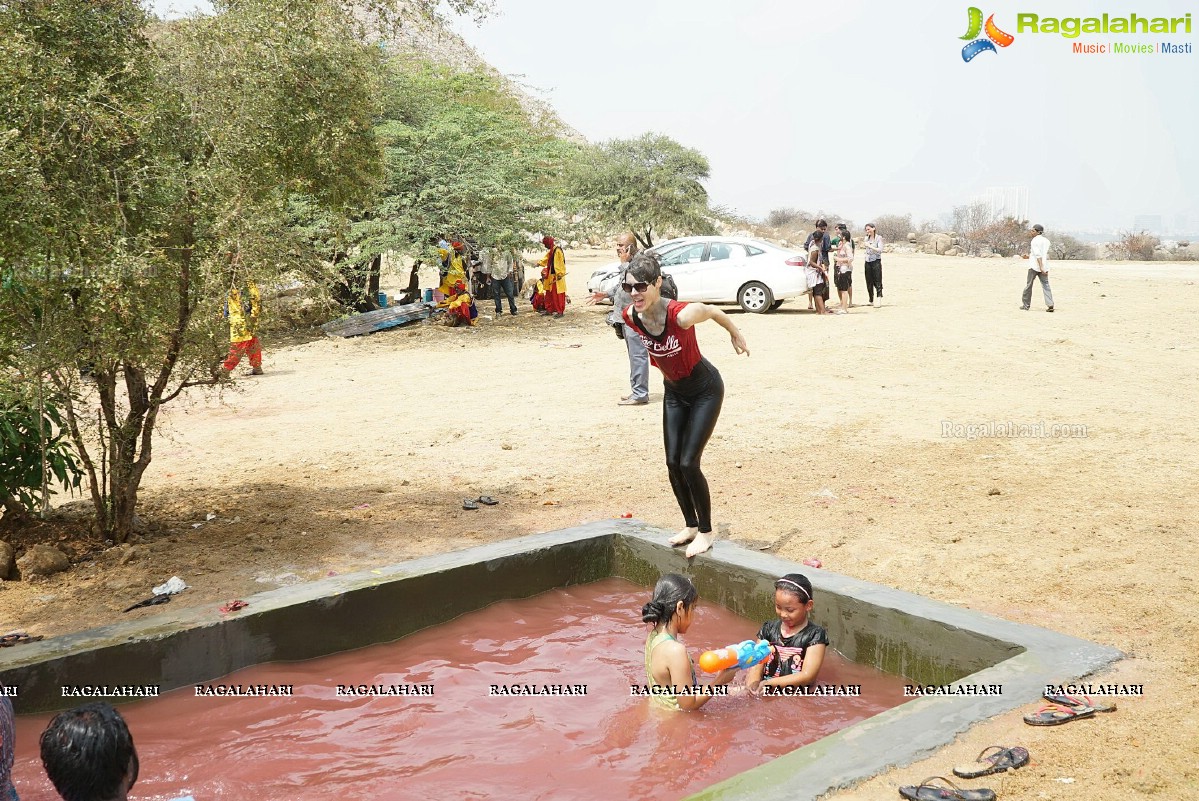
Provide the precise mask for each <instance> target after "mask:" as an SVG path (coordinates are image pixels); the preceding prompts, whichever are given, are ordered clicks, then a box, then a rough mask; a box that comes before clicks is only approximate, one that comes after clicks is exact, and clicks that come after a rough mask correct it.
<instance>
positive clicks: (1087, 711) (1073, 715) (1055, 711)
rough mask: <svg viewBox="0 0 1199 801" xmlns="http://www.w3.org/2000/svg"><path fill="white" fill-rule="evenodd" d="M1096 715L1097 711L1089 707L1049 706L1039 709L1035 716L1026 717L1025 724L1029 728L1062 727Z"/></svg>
mask: <svg viewBox="0 0 1199 801" xmlns="http://www.w3.org/2000/svg"><path fill="white" fill-rule="evenodd" d="M1094 715H1095V709H1094V708H1093V707H1089V706H1058V705H1056V704H1055V705H1053V706H1047V707H1043V708H1042V709H1039V710H1038V711H1037V713H1036V714H1035V715H1025V716H1024V722H1025V723H1027V724H1028V725H1029V726H1060V725H1062V724H1063V723H1069V722H1070V721H1072V720H1079V719H1080V718H1089V717H1093V716H1094Z"/></svg>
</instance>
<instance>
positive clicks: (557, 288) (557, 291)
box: [537, 236, 566, 317]
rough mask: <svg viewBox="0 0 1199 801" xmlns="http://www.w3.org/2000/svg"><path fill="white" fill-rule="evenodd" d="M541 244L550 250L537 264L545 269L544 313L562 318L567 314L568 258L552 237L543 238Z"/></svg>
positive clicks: (543, 272)
mask: <svg viewBox="0 0 1199 801" xmlns="http://www.w3.org/2000/svg"><path fill="white" fill-rule="evenodd" d="M541 244H543V245H545V246H546V248H548V250H547V251H546V253H545V255H544V256H542V257H541V261H539V262H537V263H538V264H539V265H541V266H542V267H543V268H545V269H543V270H542V275H543V276H544V278H543V282H544V284H545V291H544V295H543V297H544V306H545V312H544V313H545V314H552V315H554V316H555V317H561V316H562V315H563V314H565V313H566V256H565V255H564V254H563V253H562V248H560V247H558V246H557V245H556V244H554V238H553V237H552V236H546V237H542V239H541Z"/></svg>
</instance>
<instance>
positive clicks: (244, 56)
mask: <svg viewBox="0 0 1199 801" xmlns="http://www.w3.org/2000/svg"><path fill="white" fill-rule="evenodd" d="M218 10H219V11H220V12H221V13H218V14H217V15H215V16H213V17H208V18H197V19H193V20H187V21H184V22H181V23H178V24H173V25H170V26H165V27H156V28H152V27H150V26H149V25H148V20H147V18H146V15H145V12H144V11H143V10H142V8H141V7H140V5H139V4H138V3H137V2H136V1H135V0H31V1H30V2H26V3H18V4H5V5H0V96H3V97H5V98H6V102H5V103H4V104H3V106H2V107H0V131H4V132H6V133H5V134H4V135H3V136H0V172H3V174H4V176H5V181H4V182H3V183H2V184H0V212H2V213H0V258H3V259H4V260H5V262H4V263H5V264H6V265H7V266H8V268H9V275H8V280H7V288H6V289H5V291H4V292H3V294H2V295H0V342H11V343H16V344H20V345H21V347H15V346H13V347H12V350H11V353H10V354H8V355H9V357H10V361H12V362H13V363H14V366H15V368H16V369H18V370H20V372H21V374H22V375H23V376H24V377H25V379H27V380H28V379H30V378H35V379H36V380H38V381H44V382H49V383H51V384H53V385H54V388H55V390H56V391H57V393H59V395H60V396H61V397H65V398H68V399H69V402H68V403H66V404H65V406H64V408H63V412H64V419H65V423H66V426H67V428H68V430H69V431H70V434H71V438H72V440H73V442H74V444H75V446H76V449H77V451H78V453H79V458H80V461H81V462H82V464H83V467H84V470H85V473H86V475H87V478H88V484H89V489H90V492H91V496H92V501H93V504H94V506H95V509H96V515H97V518H98V521H99V523H100V527H101V529H102V530H103V531H104V532H105V533H106V535H107V536H108V537H110V538H112V539H114V540H116V541H123V540H125V539H126V538H127V537H128V535H129V533H130V531H131V526H132V521H133V513H134V510H135V508H136V504H137V493H138V489H139V487H140V486H141V481H142V478H143V476H144V474H145V470H146V468H147V467H148V466H149V464H150V460H151V456H152V444H153V433H154V430H155V426H156V424H157V422H158V414H159V411H160V410H161V407H162V406H163V405H164V404H166V403H169V402H170V401H171V400H173V399H174V398H176V397H177V396H178V395H179V394H180V393H181V392H182V391H183V390H184V389H185V388H187V387H189V386H193V385H197V384H211V383H214V382H215V381H217V380H219V379H218V378H217V377H216V376H214V372H215V371H214V368H215V366H216V363H217V361H218V360H219V357H220V354H221V352H222V350H223V348H224V346H225V345H226V339H225V334H226V331H225V330H224V324H223V320H222V309H223V305H224V299H225V296H226V293H227V290H228V288H229V286H230V285H231V283H233V282H234V281H243V280H246V279H248V278H254V279H257V280H258V281H259V282H260V283H265V282H267V281H270V280H271V279H272V277H273V276H275V275H277V274H278V273H279V272H280V271H281V270H283V269H285V268H287V267H288V266H290V263H291V262H293V261H294V260H295V259H297V258H300V257H302V256H303V255H304V254H301V253H299V250H298V249H299V248H302V247H303V244H304V243H303V241H302V240H301V239H300V238H299V237H289V236H287V235H286V234H287V230H288V229H287V228H286V222H287V217H286V210H287V209H286V203H287V199H288V196H289V195H291V194H292V193H297V192H303V193H305V194H306V195H307V196H308V197H310V198H311V199H312V200H313V202H315V203H317V204H319V205H320V207H321V208H322V209H324V210H325V211H326V212H327V213H329V214H336V213H338V210H339V209H344V208H346V207H350V206H361V205H362V204H364V203H366V202H368V200H369V198H370V197H372V194H373V191H374V187H375V183H376V179H377V176H378V174H379V172H380V166H381V165H380V159H379V150H378V146H377V143H376V141H375V138H374V134H373V131H372V120H373V118H374V116H375V114H376V111H377V105H376V103H375V99H376V97H377V93H376V92H375V86H376V84H375V81H374V79H375V77H376V76H377V74H378V70H377V61H378V58H379V50H378V48H374V47H370V46H368V45H366V44H364V43H363V40H362V38H361V33H362V28H361V25H360V24H359V23H358V21H357V19H356V18H355V16H354V15H353V14H352V13H350V12H349V11H347V10H346V9H345V8H343V6H342V5H341V4H340V3H338V2H334V0H286V1H285V0H259V1H258V2H254V3H249V2H228V3H224V4H220V5H219V9H218ZM14 132H15V133H14ZM0 355H3V354H0ZM80 368H83V369H84V370H85V371H87V372H90V373H91V375H92V376H93V377H94V381H95V383H94V386H92V385H81V384H80V380H79V371H80ZM9 379H10V380H11V375H10V376H9Z"/></svg>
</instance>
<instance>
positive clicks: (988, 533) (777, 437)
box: [0, 252, 1199, 801]
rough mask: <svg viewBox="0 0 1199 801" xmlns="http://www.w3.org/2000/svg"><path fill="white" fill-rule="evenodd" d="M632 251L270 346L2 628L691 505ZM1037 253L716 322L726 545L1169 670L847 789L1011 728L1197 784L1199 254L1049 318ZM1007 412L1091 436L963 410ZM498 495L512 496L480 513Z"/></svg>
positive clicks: (1037, 761) (715, 473) (907, 259)
mask: <svg viewBox="0 0 1199 801" xmlns="http://www.w3.org/2000/svg"><path fill="white" fill-rule="evenodd" d="M609 258H610V257H609V255H608V254H606V253H605V254H596V253H590V252H586V253H571V254H568V259H569V261H570V264H571V266H572V271H571V275H570V279H569V280H570V287H571V291H572V294H573V295H574V296H575V302H574V304H572V307H571V308H570V310H569V311H568V313H567V315H566V317H565V318H564V319H563V320H559V321H555V320H548V319H544V318H541V317H538V316H537V315H534V314H532V313H530V312H528V311H527V306H524V307H522V314H521V315H520V316H517V317H514V318H513V317H508V316H505V317H503V318H501V319H500V320H496V321H491V320H487V319H484V320H481V321H480V325H479V326H478V327H477V328H475V329H472V330H462V329H458V330H451V329H446V328H443V327H440V326H432V325H426V326H418V327H416V328H414V329H412V330H397V331H393V332H386V333H380V334H376V335H372V336H369V337H363V338H359V339H353V340H342V341H333V340H328V339H320V340H315V341H311V342H308V343H306V344H301V345H297V346H293V347H288V348H278V347H272V345H271V343H270V342H269V341H268V342H267V343H266V348H267V362H266V369H267V373H268V374H267V375H266V376H264V377H263V378H261V379H253V380H251V379H248V378H247V379H239V380H238V381H237V383H236V387H235V388H234V389H232V390H229V391H226V392H225V393H224V395H223V396H222V397H221V398H219V399H218V398H217V397H215V396H206V395H203V394H197V395H194V396H192V397H190V398H187V399H186V400H185V401H184V402H182V403H178V404H176V405H174V406H172V407H171V408H170V411H169V413H168V414H167V423H168V428H167V429H166V430H165V431H164V435H163V436H162V437H161V438H160V439H159V440H158V442H157V445H156V449H155V454H154V465H153V466H152V468H151V470H150V472H149V474H148V476H149V478H148V482H147V485H146V487H145V491H144V494H143V499H144V510H143V516H144V517H145V518H146V519H147V520H148V521H150V522H151V524H152V525H156V526H159V527H160V529H161V530H158V531H157V532H156V533H150V534H147V536H146V537H144V538H143V541H142V542H140V543H137V544H136V545H135V546H134V550H133V553H132V554H127V553H124V552H122V551H120V550H119V549H113V550H112V551H110V552H108V553H106V554H103V555H101V556H99V557H98V558H97V560H96V561H95V562H93V563H90V564H89V563H84V564H81V565H79V566H77V567H76V568H75V569H73V570H72V571H71V572H70V573H69V574H67V575H62V576H58V577H53V578H51V579H48V580H43V581H40V582H38V583H12V582H9V583H5V584H0V608H2V609H3V610H4V611H3V618H4V619H5V620H4V625H5V626H7V627H8V628H13V627H17V626H20V627H24V628H27V629H29V630H31V631H35V632H38V633H43V634H47V635H53V634H55V633H60V632H63V631H68V630H73V629H78V628H84V627H88V626H91V625H96V624H100V623H107V622H111V621H113V620H116V619H119V618H120V617H121V616H120V614H119V610H120V609H121V608H122V607H123V606H124V605H125V604H127V603H129V602H131V601H130V599H136V598H139V597H142V596H144V595H146V594H147V592H148V588H149V587H150V586H151V585H152V584H154V583H159V582H161V581H162V580H164V579H165V578H167V577H169V576H171V575H172V574H178V575H180V576H183V577H184V578H185V579H187V581H188V582H189V583H190V584H192V585H193V587H194V589H192V590H190V591H189V592H188V593H185V595H184V596H181V597H180V598H179V599H178V600H179V602H181V603H190V604H198V603H212V602H217V601H224V600H227V599H229V598H234V597H245V596H247V595H249V594H252V593H254V592H256V591H260V590H264V589H268V588H271V587H274V586H277V585H278V584H279V583H287V582H293V581H304V580H310V579H314V578H319V577H322V576H325V575H327V574H328V573H329V572H330V571H336V572H345V571H351V570H355V569H360V568H364V567H368V566H372V565H377V564H381V563H390V562H395V561H399V560H403V559H408V558H411V557H414V556H419V555H422V554H427V553H434V552H439V551H444V550H448V549H455V548H461V547H465V546H469V545H474V544H478V543H482V542H489V541H493V540H497V539H503V538H508V537H514V536H519V535H522V534H527V533H531V532H537V531H546V530H551V529H557V528H562V527H565V526H570V525H574V524H576V523H579V522H582V521H588V520H595V519H598V518H606V517H614V516H617V515H620V514H622V513H626V512H631V513H633V514H634V515H636V516H637V517H639V518H642V519H644V520H647V521H649V522H651V523H654V524H659V525H663V526H675V525H677V523H678V522H679V521H678V519H677V518H678V512H677V509H676V508H675V507H674V503H673V499H672V497H671V495H670V491H669V487H668V485H667V482H666V476H665V468H664V466H663V465H662V463H661V462H662V459H661V433H660V416H661V379H660V377H659V375H658V374H657V372H656V371H655V372H654V376H653V378H652V383H651V392H652V396H651V401H652V402H651V404H650V405H649V406H646V407H618V406H616V404H615V401H616V400H617V398H618V397H619V396H620V395H621V394H623V393H624V392H625V391H626V390H627V383H626V377H627V361H626V359H625V357H624V350H623V346H622V345H621V343H619V342H618V341H616V339H615V338H614V337H613V336H612V333H611V331H610V329H608V328H607V327H605V326H604V325H603V324H602V320H601V318H602V316H603V314H604V313H605V312H606V309H599V308H594V307H586V306H584V305H583V304H582V302H581V301H582V288H583V284H584V282H585V280H586V276H587V275H589V274H590V272H591V270H592V268H593V266H594V265H597V264H599V263H603V262H605V261H607V260H609ZM1025 269H1026V262H1021V261H1019V260H1009V259H1003V260H1000V259H989V260H972V259H954V258H937V257H925V256H905V255H898V254H895V255H888V256H887V258H886V268H885V272H886V275H885V278H886V288H887V298H886V301H887V304H886V305H885V306H884V307H883V308H881V309H870V308H860V309H855V310H854V311H853V313H852V314H851V315H850V316H848V317H827V318H817V317H815V316H813V315H811V314H809V313H808V312H807V311H806V310H805V308H804V306H805V304H803V303H802V302H800V303H796V302H788V303H787V304H785V305H784V306H783V307H782V309H781V310H780V311H778V312H776V313H774V314H768V315H745V314H741V313H740V312H737V313H736V314H735V318H736V321H737V323H738V325H740V326H741V327H742V330H743V333H744V334H745V336H746V339H747V340H748V343H749V347H750V350H751V353H752V356H751V357H750V358H748V359H746V358H744V357H740V358H738V357H736V356H734V354H733V351H732V348H731V346H730V345H729V343H728V338H727V336H726V335H724V334H723V332H722V331H721V330H720V329H718V328H716V327H715V326H712V327H710V328H709V329H708V330H701V332H700V344H701V347H702V349H703V350H704V352H705V354H706V355H707V356H708V357H709V358H710V359H711V360H712V361H713V362H714V363H715V364H716V365H717V366H718V367H719V369H720V370H721V372H722V374H723V375H724V379H725V382H726V384H727V386H728V388H729V394H728V397H727V399H726V402H725V407H724V411H723V413H722V416H721V421H720V425H719V426H718V428H717V433H716V435H715V437H714V439H713V441H712V443H711V444H710V445H709V447H708V450H707V452H706V454H705V456H706V458H705V472H706V473H707V474H708V476H709V478H710V480H711V484H712V488H713V493H714V505H715V516H716V519H717V521H718V522H719V524H720V525H721V526H722V527H724V530H725V531H726V532H727V534H726V536H728V537H729V538H731V539H733V540H735V541H741V542H744V543H746V544H749V545H751V546H764V545H768V544H772V545H773V547H774V550H775V552H776V553H777V554H778V555H779V556H781V557H784V558H790V559H795V560H796V561H798V560H801V559H803V558H805V557H808V556H818V557H819V558H821V559H822V560H823V561H824V564H825V567H826V568H827V569H830V570H833V571H837V572H841V573H845V574H848V575H852V576H855V577H857V578H861V579H866V580H868V581H876V582H879V583H882V584H887V585H890V586H893V587H898V588H901V589H905V590H910V591H913V592H918V593H921V594H924V595H928V596H931V597H933V598H937V599H939V600H943V601H947V602H950V603H955V604H961V605H964V606H968V607H971V608H973V609H977V610H981V611H984V612H988V613H991V614H995V615H1000V616H1002V617H1005V618H1008V619H1011V620H1016V621H1019V622H1025V623H1033V624H1037V625H1043V626H1047V627H1049V628H1052V629H1055V630H1059V631H1064V632H1069V633H1071V634H1075V635H1078V636H1081V637H1085V638H1089V639H1093V640H1096V641H1098V642H1103V643H1107V644H1110V645H1114V646H1116V647H1118V648H1120V649H1122V650H1124V651H1125V652H1126V653H1128V654H1129V659H1127V660H1125V661H1124V662H1122V663H1120V665H1119V666H1118V667H1117V669H1116V670H1115V671H1114V672H1113V673H1112V674H1109V676H1110V677H1105V680H1106V681H1118V682H1121V683H1143V684H1144V685H1145V688H1146V696H1145V697H1144V698H1139V699H1137V698H1134V699H1126V700H1125V699H1121V701H1120V704H1121V709H1120V711H1119V712H1117V713H1116V714H1114V715H1107V716H1101V717H1100V718H1097V719H1094V720H1089V721H1079V722H1077V723H1072V724H1069V725H1067V726H1064V727H1060V728H1053V729H1031V728H1029V727H1026V726H1024V724H1023V723H1021V722H1020V719H1019V715H1018V714H1015V713H1013V714H1010V715H1005V716H1002V717H1001V718H997V719H995V720H992V721H989V722H986V723H984V724H981V725H979V726H977V727H976V728H974V729H973V730H971V731H970V732H969V733H968V734H967V735H966V736H964V737H962V738H961V739H960V740H959V742H958V743H956V744H954V745H953V746H951V747H949V748H947V749H944V750H943V751H942V752H940V753H938V754H937V755H935V756H934V757H933V758H931V759H929V760H926V761H925V762H922V763H920V764H917V765H914V766H910V767H907V768H902V769H899V770H895V771H891V772H890V773H888V774H886V775H884V776H881V777H878V778H876V779H873V780H871V781H869V782H866V783H865V784H863V785H860V786H859V787H857V788H855V789H852V790H848V791H844V792H843V793H841V794H840V795H839V796H837V797H838V798H844V799H876V798H892V797H897V794H896V792H895V787H897V786H898V785H900V784H911V783H918V782H919V780H920V779H922V778H924V777H925V776H930V775H937V774H945V773H947V772H948V771H949V769H950V767H951V766H952V765H953V764H955V763H958V762H961V761H964V760H965V759H967V758H972V757H973V756H974V755H975V754H976V753H977V752H978V751H979V750H981V749H982V748H983V747H984V746H987V745H991V744H993V743H1006V744H1009V745H1011V744H1017V743H1019V744H1024V745H1026V746H1028V747H1029V748H1030V750H1031V751H1032V753H1033V763H1032V765H1031V766H1029V767H1027V768H1025V769H1023V770H1021V771H1019V772H1017V773H1014V774H1010V775H1009V776H1008V777H1007V778H1005V779H1002V781H1001V780H999V779H997V780H995V782H994V783H993V784H992V785H991V786H994V787H996V789H998V790H1000V793H1001V795H1002V796H1004V797H1006V798H1037V799H1062V800H1063V801H1065V799H1108V798H1111V799H1116V798H1119V799H1127V798H1130V797H1133V798H1135V797H1139V796H1141V795H1159V796H1160V797H1162V798H1187V797H1199V768H1197V766H1196V760H1195V753H1196V752H1197V751H1199V735H1197V734H1196V732H1199V712H1196V709H1197V708H1199V678H1196V677H1197V676H1199V657H1197V656H1196V653H1195V651H1196V649H1195V645H1196V643H1199V621H1197V613H1196V609H1199V605H1197V604H1196V603H1195V600H1194V596H1195V593H1196V590H1199V587H1197V586H1196V584H1197V583H1199V582H1197V581H1196V574H1197V572H1199V571H1197V570H1196V568H1195V565H1196V563H1197V562H1199V544H1197V541H1196V538H1195V536H1194V533H1193V526H1194V521H1195V520H1196V518H1199V493H1197V490H1199V480H1197V479H1199V468H1197V467H1196V458H1195V456H1196V453H1199V443H1197V441H1196V439H1197V433H1196V432H1197V431H1199V379H1197V378H1196V373H1195V364H1196V356H1197V355H1199V354H1197V352H1196V351H1197V348H1199V346H1197V344H1196V336H1195V332H1196V331H1197V330H1199V312H1197V310H1199V286H1196V281H1197V280H1199V266H1187V265H1152V266H1149V267H1145V268H1136V267H1128V266H1126V265H1120V264H1115V263H1107V264H1103V265H1101V266H1100V265H1055V267H1054V270H1053V285H1054V293H1055V296H1056V297H1057V303H1058V310H1057V312H1056V313H1055V314H1052V315H1049V314H1045V313H1044V311H1043V310H1042V307H1041V304H1040V299H1039V297H1036V298H1035V299H1034V308H1033V311H1030V312H1021V311H1020V310H1019V309H1018V308H1017V307H1018V303H1019V294H1020V290H1021V288H1022V287H1023V280H1024V273H1025ZM858 280H859V281H860V280H861V267H860V265H859V266H858ZM858 289H859V292H858V297H857V298H856V299H857V300H859V301H860V302H864V300H865V298H864V294H865V292H864V286H859V288H858ZM480 309H481V311H483V313H484V315H487V316H489V315H490V314H491V305H490V302H489V301H488V302H485V303H483V304H481V306H480ZM986 423H1013V424H1015V425H1017V426H1021V425H1025V426H1027V425H1035V424H1044V425H1046V426H1049V425H1054V424H1064V425H1067V426H1071V427H1074V428H1072V429H1071V430H1070V432H1069V433H1071V434H1078V435H1079V436H1057V437H1022V438H1020V437H1008V436H994V435H991V436H986V435H984V436H975V437H969V436H966V435H967V434H969V433H970V432H969V431H968V430H966V429H964V428H957V426H963V427H964V426H967V425H974V424H986ZM1079 427H1084V428H1079ZM946 433H948V434H949V435H950V436H945V434H946ZM976 433H977V432H976ZM984 433H985V432H984ZM991 433H992V434H994V433H995V432H991ZM479 494H489V495H493V496H495V497H497V498H500V499H501V500H502V504H501V505H500V506H498V507H495V508H491V509H481V510H479V511H472V512H467V511H463V510H462V509H461V508H460V502H461V499H462V498H464V497H474V496H477V495H479ZM209 514H213V515H215V518H214V519H213V520H211V521H206V516H207V515H209ZM201 522H202V523H203V525H200V526H199V527H193V525H192V524H194V523H201ZM122 559H123V560H124V561H126V562H127V564H119V562H120V561H121V560H122ZM152 613H153V611H152V610H151V611H150V612H148V613H147V614H152ZM1031 709H1032V707H1030V708H1028V709H1026V710H1024V711H1030V710H1031ZM1060 779H1073V782H1062V781H1059V780H1060ZM970 786H978V783H972V784H971V785H970Z"/></svg>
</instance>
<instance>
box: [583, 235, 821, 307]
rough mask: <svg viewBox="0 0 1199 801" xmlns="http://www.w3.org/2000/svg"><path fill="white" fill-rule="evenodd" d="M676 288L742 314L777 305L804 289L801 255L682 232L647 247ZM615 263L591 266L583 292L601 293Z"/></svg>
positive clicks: (756, 242)
mask: <svg viewBox="0 0 1199 801" xmlns="http://www.w3.org/2000/svg"><path fill="white" fill-rule="evenodd" d="M651 250H653V251H654V252H655V253H657V254H658V257H659V258H660V259H661V262H662V272H664V273H670V275H671V276H672V277H673V278H674V280H675V283H676V284H678V287H679V300H695V301H700V302H703V303H737V304H739V305H740V306H741V308H742V309H744V310H745V311H747V312H754V313H761V312H767V311H771V310H773V309H777V308H778V307H779V306H781V305H782V303H783V301H784V300H786V299H788V298H797V297H801V296H803V295H806V294H807V293H808V284H807V281H806V279H805V277H804V261H805V260H804V256H803V254H802V253H799V252H797V251H792V250H784V249H783V248H780V247H779V246H778V245H772V244H770V243H769V242H763V241H762V240H760V239H749V238H746V237H739V236H688V237H683V238H682V239H671V240H669V241H667V242H662V243H660V244H657V245H655V246H654V247H653V248H651ZM620 270H621V265H620V262H614V263H612V264H610V265H608V266H606V267H603V268H601V269H599V270H596V271H595V272H594V273H593V274H592V276H591V280H590V281H588V282H587V289H588V291H592V292H594V291H600V292H607V291H608V290H609V289H610V288H611V287H612V286H613V284H614V283H615V282H616V281H618V280H619V279H620Z"/></svg>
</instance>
